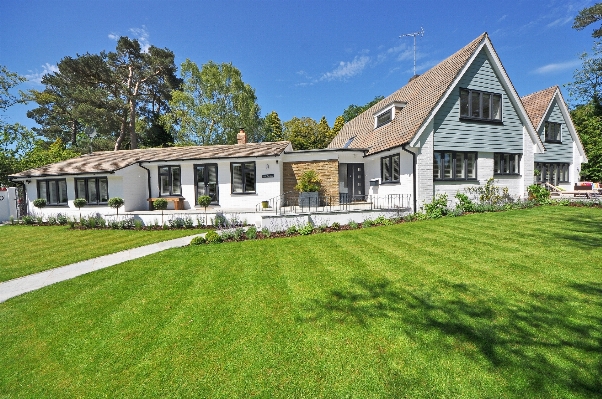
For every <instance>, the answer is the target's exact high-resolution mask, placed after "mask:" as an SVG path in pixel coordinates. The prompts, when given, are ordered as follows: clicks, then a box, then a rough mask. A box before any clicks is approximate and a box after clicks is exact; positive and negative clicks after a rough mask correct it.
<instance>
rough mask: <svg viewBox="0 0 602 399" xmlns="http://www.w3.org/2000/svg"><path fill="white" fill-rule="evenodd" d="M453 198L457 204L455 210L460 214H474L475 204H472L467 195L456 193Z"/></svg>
mask: <svg viewBox="0 0 602 399" xmlns="http://www.w3.org/2000/svg"><path fill="white" fill-rule="evenodd" d="M455 198H456V199H457V200H458V203H457V204H456V209H457V210H459V211H460V212H462V213H466V212H474V211H475V210H476V205H475V203H474V202H472V201H471V200H470V198H468V195H466V194H463V193H460V192H458V193H456V196H455Z"/></svg>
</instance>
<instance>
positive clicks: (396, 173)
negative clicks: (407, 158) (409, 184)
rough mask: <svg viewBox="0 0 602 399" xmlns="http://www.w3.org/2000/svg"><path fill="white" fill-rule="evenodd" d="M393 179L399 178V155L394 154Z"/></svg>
mask: <svg viewBox="0 0 602 399" xmlns="http://www.w3.org/2000/svg"><path fill="white" fill-rule="evenodd" d="M393 180H395V181H397V180H399V155H393Z"/></svg>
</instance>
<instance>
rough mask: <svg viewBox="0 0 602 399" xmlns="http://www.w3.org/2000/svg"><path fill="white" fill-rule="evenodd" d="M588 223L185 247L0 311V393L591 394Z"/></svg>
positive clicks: (580, 216) (593, 221)
mask: <svg viewBox="0 0 602 399" xmlns="http://www.w3.org/2000/svg"><path fill="white" fill-rule="evenodd" d="M601 240H602V211H601V210H599V209H588V208H566V207H546V208H537V209H531V210H522V211H510V212H503V213H492V214H479V215H471V216H466V217H461V218H444V219H440V220H436V221H425V222H416V223H407V224H402V225H396V226H389V227H377V228H370V229H366V230H356V231H347V232H339V233H334V234H320V235H312V236H306V237H295V238H284V239H278V240H265V241H246V242H241V243H230V244H221V245H206V246H194V247H186V248H180V249H174V250H169V251H165V252H161V253H158V254H156V255H153V256H150V257H147V258H144V259H140V260H136V261H132V262H128V263H125V264H122V265H119V266H115V267H111V268H108V269H104V270H100V271H98V272H95V273H91V274H87V275H84V276H81V277H79V278H77V279H74V280H69V281H66V282H63V283H60V284H56V285H53V286H50V287H46V288H44V289H42V290H39V291H36V292H32V293H28V294H26V295H23V296H20V297H16V298H13V299H10V300H8V301H7V302H4V303H0V325H1V328H0V348H2V350H1V351H0V397H11V398H12V397H32V398H33V397H35V398H41V397H161V398H163V397H170V398H179V397H181V398H188V397H206V398H247V397H262V398H314V397H326V398H347V397H349V398H404V397H407V398H434V397H445V398H462V397H463V398H532V397H535V398H567V397H575V398H592V397H602V278H601V276H602V268H601V266H600V265H601V263H602V261H601V260H602V241H601Z"/></svg>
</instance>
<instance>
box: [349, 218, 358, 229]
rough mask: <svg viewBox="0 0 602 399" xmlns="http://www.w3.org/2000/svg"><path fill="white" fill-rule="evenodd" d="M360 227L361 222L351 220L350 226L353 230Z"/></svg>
mask: <svg viewBox="0 0 602 399" xmlns="http://www.w3.org/2000/svg"><path fill="white" fill-rule="evenodd" d="M358 227H359V224H357V222H355V221H353V220H350V221H349V228H350V229H351V230H355V229H357V228H358Z"/></svg>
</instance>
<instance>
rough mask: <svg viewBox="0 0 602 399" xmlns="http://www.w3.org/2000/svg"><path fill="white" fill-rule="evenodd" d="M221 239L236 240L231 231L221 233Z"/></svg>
mask: <svg viewBox="0 0 602 399" xmlns="http://www.w3.org/2000/svg"><path fill="white" fill-rule="evenodd" d="M221 237H222V240H223V241H229V240H234V239H235V238H236V237H235V235H234V231H233V230H224V231H222V234H221Z"/></svg>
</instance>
